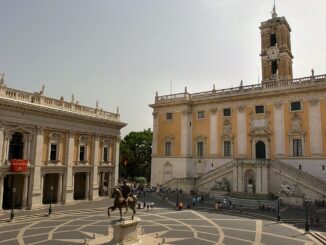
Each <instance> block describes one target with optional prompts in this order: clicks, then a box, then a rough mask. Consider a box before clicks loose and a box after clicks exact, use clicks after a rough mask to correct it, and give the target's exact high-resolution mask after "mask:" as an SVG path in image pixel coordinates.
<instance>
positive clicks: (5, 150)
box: [2, 133, 11, 163]
mask: <svg viewBox="0 0 326 245" xmlns="http://www.w3.org/2000/svg"><path fill="white" fill-rule="evenodd" d="M10 141H11V134H10V133H5V140H4V148H3V152H2V154H3V155H2V162H3V163H8V154H9V144H10Z"/></svg>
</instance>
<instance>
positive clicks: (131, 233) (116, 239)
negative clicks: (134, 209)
mask: <svg viewBox="0 0 326 245" xmlns="http://www.w3.org/2000/svg"><path fill="white" fill-rule="evenodd" d="M139 222H140V219H139V218H136V217H135V218H134V220H122V221H121V222H120V221H114V222H113V223H112V227H113V239H112V242H113V244H121V245H129V244H136V243H138V242H139V240H140V239H139V236H138V223H139Z"/></svg>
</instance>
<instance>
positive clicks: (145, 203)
mask: <svg viewBox="0 0 326 245" xmlns="http://www.w3.org/2000/svg"><path fill="white" fill-rule="evenodd" d="M143 190H144V206H143V208H145V207H146V190H145V188H144V189H143Z"/></svg>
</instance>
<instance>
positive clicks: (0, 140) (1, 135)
mask: <svg viewBox="0 0 326 245" xmlns="http://www.w3.org/2000/svg"><path fill="white" fill-rule="evenodd" d="M4 144H5V132H4V126H3V125H0V166H1V165H2V164H3V160H2V154H3V149H4ZM1 208H2V206H1V207H0V209H1Z"/></svg>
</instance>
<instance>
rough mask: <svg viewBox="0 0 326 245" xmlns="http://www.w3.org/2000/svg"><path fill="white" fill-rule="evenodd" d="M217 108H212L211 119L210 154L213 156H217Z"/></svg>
mask: <svg viewBox="0 0 326 245" xmlns="http://www.w3.org/2000/svg"><path fill="white" fill-rule="evenodd" d="M216 111H217V110H216V109H211V120H210V137H209V138H210V147H211V149H210V155H211V156H212V157H214V156H217V139H218V135H217V113H216Z"/></svg>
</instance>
